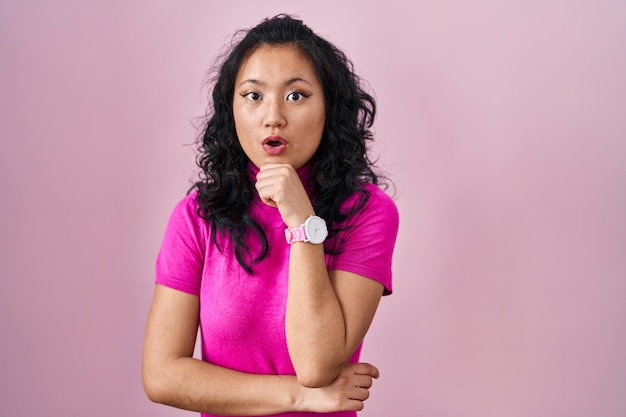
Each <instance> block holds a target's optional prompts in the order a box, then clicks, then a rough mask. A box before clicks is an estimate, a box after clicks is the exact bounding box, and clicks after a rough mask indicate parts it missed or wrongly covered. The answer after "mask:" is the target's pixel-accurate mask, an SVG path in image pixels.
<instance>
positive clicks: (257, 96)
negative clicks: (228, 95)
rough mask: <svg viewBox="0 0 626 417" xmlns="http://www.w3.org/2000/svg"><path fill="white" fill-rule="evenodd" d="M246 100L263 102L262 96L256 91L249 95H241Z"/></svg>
mask: <svg viewBox="0 0 626 417" xmlns="http://www.w3.org/2000/svg"><path fill="white" fill-rule="evenodd" d="M241 96H242V97H244V98H247V99H248V100H250V101H259V100H261V95H260V94H259V93H257V92H256V91H250V92H249V93H245V94H242V95H241Z"/></svg>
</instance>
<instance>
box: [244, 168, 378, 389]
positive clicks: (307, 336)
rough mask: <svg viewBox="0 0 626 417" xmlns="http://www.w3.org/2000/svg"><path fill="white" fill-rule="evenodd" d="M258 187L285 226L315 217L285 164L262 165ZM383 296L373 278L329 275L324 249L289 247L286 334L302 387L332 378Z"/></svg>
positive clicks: (305, 245) (302, 245)
mask: <svg viewBox="0 0 626 417" xmlns="http://www.w3.org/2000/svg"><path fill="white" fill-rule="evenodd" d="M256 187H257V190H258V192H259V196H260V197H261V199H262V200H263V201H264V202H265V203H266V204H268V205H271V206H274V207H277V208H278V210H279V211H280V214H281V216H282V218H283V221H284V222H285V224H286V225H287V227H296V226H298V225H300V224H302V223H304V220H305V219H306V218H307V217H308V216H309V215H311V214H314V212H313V207H312V204H311V202H310V200H309V198H308V196H307V194H306V191H305V190H304V187H303V186H302V183H301V182H300V179H299V177H298V175H297V173H296V171H295V170H294V169H293V168H292V167H291V166H289V165H284V164H267V165H265V166H263V167H261V170H260V172H259V174H258V175H257V183H256ZM382 294H383V286H382V285H381V284H380V283H378V282H376V281H374V280H371V279H367V278H364V277H362V276H359V275H356V274H352V273H349V272H345V271H338V270H337V271H331V272H330V274H329V272H328V271H327V269H326V264H325V260H324V248H323V246H322V245H313V244H310V243H305V242H298V243H294V244H293V245H292V247H291V250H290V257H289V289H288V295H287V311H286V336H287V344H288V348H289V354H290V356H291V359H292V362H293V364H294V367H295V369H296V374H297V376H298V381H299V382H300V383H301V384H303V385H305V386H309V387H320V386H325V385H328V384H329V383H331V382H332V381H333V380H335V378H336V377H337V375H339V373H340V372H341V370H342V369H343V367H344V366H345V365H346V363H347V362H348V360H349V359H350V357H351V356H352V354H353V353H354V350H355V349H356V347H357V346H358V345H359V343H360V342H361V341H362V340H363V337H364V336H365V334H366V332H367V330H368V328H369V326H370V324H371V322H372V319H373V317H374V314H375V312H376V308H377V306H378V303H379V301H380V297H381V296H382Z"/></svg>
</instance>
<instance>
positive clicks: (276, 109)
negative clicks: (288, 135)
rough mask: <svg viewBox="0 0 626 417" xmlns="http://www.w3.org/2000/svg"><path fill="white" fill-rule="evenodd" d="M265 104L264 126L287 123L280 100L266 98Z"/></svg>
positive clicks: (278, 125) (280, 125)
mask: <svg viewBox="0 0 626 417" xmlns="http://www.w3.org/2000/svg"><path fill="white" fill-rule="evenodd" d="M265 106H266V108H265V117H264V118H263V124H264V126H266V127H283V126H285V124H287V119H286V118H285V112H284V108H283V106H284V103H283V102H282V100H267V101H266V104H265Z"/></svg>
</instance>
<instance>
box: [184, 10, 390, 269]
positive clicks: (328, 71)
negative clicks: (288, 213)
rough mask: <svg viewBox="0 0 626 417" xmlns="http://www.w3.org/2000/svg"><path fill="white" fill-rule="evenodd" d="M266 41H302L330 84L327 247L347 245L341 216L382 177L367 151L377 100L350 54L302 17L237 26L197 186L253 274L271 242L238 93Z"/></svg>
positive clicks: (320, 191)
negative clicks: (256, 244) (248, 63)
mask: <svg viewBox="0 0 626 417" xmlns="http://www.w3.org/2000/svg"><path fill="white" fill-rule="evenodd" d="M265 45H267V46H280V45H291V46H294V45H295V46H296V47H297V48H299V49H300V50H301V51H302V52H304V53H305V54H306V56H308V58H309V59H310V61H311V63H312V64H313V67H314V68H315V72H316V75H317V77H318V78H319V81H320V83H321V85H322V88H323V91H324V99H325V104H326V107H325V108H326V121H325V125H324V131H323V134H322V139H321V143H320V145H319V148H318V149H317V151H316V152H315V154H314V155H313V157H312V160H311V164H310V165H311V178H312V181H313V184H314V185H313V187H314V188H313V193H314V196H315V198H313V199H312V201H313V206H314V210H315V213H316V214H317V215H318V216H320V217H322V218H323V219H325V220H326V222H327V225H328V229H329V240H327V244H325V250H326V251H327V252H331V253H333V252H338V251H340V248H339V246H340V245H339V244H334V245H332V244H330V243H328V242H330V238H332V237H333V236H335V235H336V233H337V232H338V231H339V230H340V227H341V223H342V222H343V221H345V220H346V219H347V218H349V217H350V216H352V215H353V214H355V213H356V212H357V211H359V210H360V209H361V208H363V206H364V205H365V203H366V202H367V200H368V199H369V193H368V192H367V191H366V190H365V188H364V184H365V183H373V184H378V183H379V181H380V177H379V175H378V174H376V173H375V172H374V171H373V169H372V167H373V166H374V164H373V162H372V161H371V160H370V159H369V157H368V155H367V142H368V141H371V140H372V132H371V127H372V125H373V123H374V117H375V115H376V102H375V100H374V98H373V97H372V96H371V95H370V94H368V93H367V92H365V91H364V89H363V88H362V85H361V80H360V78H359V77H358V76H357V75H356V74H355V73H354V67H353V64H352V62H351V61H350V60H349V59H348V58H347V57H346V55H345V54H344V53H343V52H342V51H341V50H339V49H338V48H337V47H335V46H334V45H333V44H331V43H330V42H328V41H327V40H325V39H323V38H321V37H320V36H318V35H316V34H315V33H314V32H313V31H312V30H311V29H309V27H307V26H306V25H305V24H304V23H303V22H302V21H301V20H298V19H296V18H294V17H292V16H289V15H284V14H281V15H277V16H275V17H272V18H267V19H265V20H263V21H262V22H261V23H260V24H259V25H257V26H255V27H253V28H252V29H249V30H244V31H239V32H237V33H236V34H235V36H234V37H233V44H232V46H231V49H230V51H229V52H226V53H224V54H222V55H221V58H220V59H218V61H217V66H216V67H215V68H216V69H215V70H214V74H213V77H212V79H211V82H212V83H213V90H212V100H209V101H210V104H209V110H208V115H207V121H206V123H205V125H204V128H203V132H202V134H201V135H200V136H199V138H198V152H199V154H198V156H197V158H196V162H197V164H198V166H199V167H200V169H201V171H200V174H199V180H198V181H197V182H195V184H194V185H193V187H192V189H191V191H193V190H197V191H198V193H197V201H198V215H199V216H201V217H202V218H203V219H205V220H206V221H207V222H209V224H210V226H211V228H210V229H211V238H212V240H213V242H214V243H215V244H216V245H217V246H218V248H219V245H218V243H217V233H218V232H219V233H222V234H225V235H226V236H228V237H230V239H231V241H232V242H233V246H234V249H233V250H234V252H235V256H236V258H237V261H238V262H239V264H241V266H242V267H243V268H244V269H245V270H246V271H247V272H248V273H249V274H251V273H252V268H253V266H254V265H255V264H256V263H258V262H260V261H261V260H262V259H263V258H264V257H265V256H266V255H267V251H268V241H267V237H266V235H265V233H264V232H263V230H262V228H261V226H260V225H259V224H258V223H257V222H256V221H255V220H254V219H253V218H252V217H251V216H250V215H249V214H248V207H249V205H250V202H251V201H252V198H253V197H254V195H255V193H256V190H255V188H254V184H253V182H252V180H251V178H250V176H249V174H248V157H247V156H246V154H245V153H244V152H243V149H242V148H241V146H240V144H239V140H238V138H237V134H236V131H235V121H234V117H233V97H234V91H235V80H236V77H237V74H238V71H239V68H240V66H241V64H242V62H243V61H244V60H245V59H246V58H247V57H249V56H250V55H251V54H252V53H253V52H254V51H255V50H256V49H257V48H258V47H260V46H265ZM354 193H358V194H359V198H358V200H357V204H355V205H353V206H352V207H351V208H349V209H348V210H347V211H346V210H343V209H342V207H341V206H342V203H343V202H345V201H346V199H347V198H348V197H350V196H352V195H353V194H354ZM248 233H254V234H256V235H257V237H258V239H260V242H261V250H260V251H259V252H258V253H252V252H251V249H250V248H249V247H248V246H247V245H246V244H245V240H244V239H245V238H246V235H247V234H248ZM331 246H332V247H331ZM219 249H220V250H223V248H219Z"/></svg>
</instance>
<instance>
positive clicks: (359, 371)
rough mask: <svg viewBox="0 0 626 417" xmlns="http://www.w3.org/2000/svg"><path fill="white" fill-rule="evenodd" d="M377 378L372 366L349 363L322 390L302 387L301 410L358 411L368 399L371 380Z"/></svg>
mask: <svg viewBox="0 0 626 417" xmlns="http://www.w3.org/2000/svg"><path fill="white" fill-rule="evenodd" d="M379 376H380V374H379V372H378V369H377V368H376V367H375V366H374V365H370V364H369V363H349V364H347V365H346V366H345V367H344V368H343V370H342V371H341V373H340V374H339V376H338V377H337V379H335V381H333V383H332V384H330V385H328V386H326V387H322V388H305V387H302V390H303V393H304V396H303V399H302V408H303V409H304V410H305V411H309V412H315V413H330V412H335V411H360V410H362V409H363V405H364V404H363V403H364V402H365V400H367V399H368V398H369V395H370V393H369V389H370V388H371V386H372V383H373V378H378V377H379Z"/></svg>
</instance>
